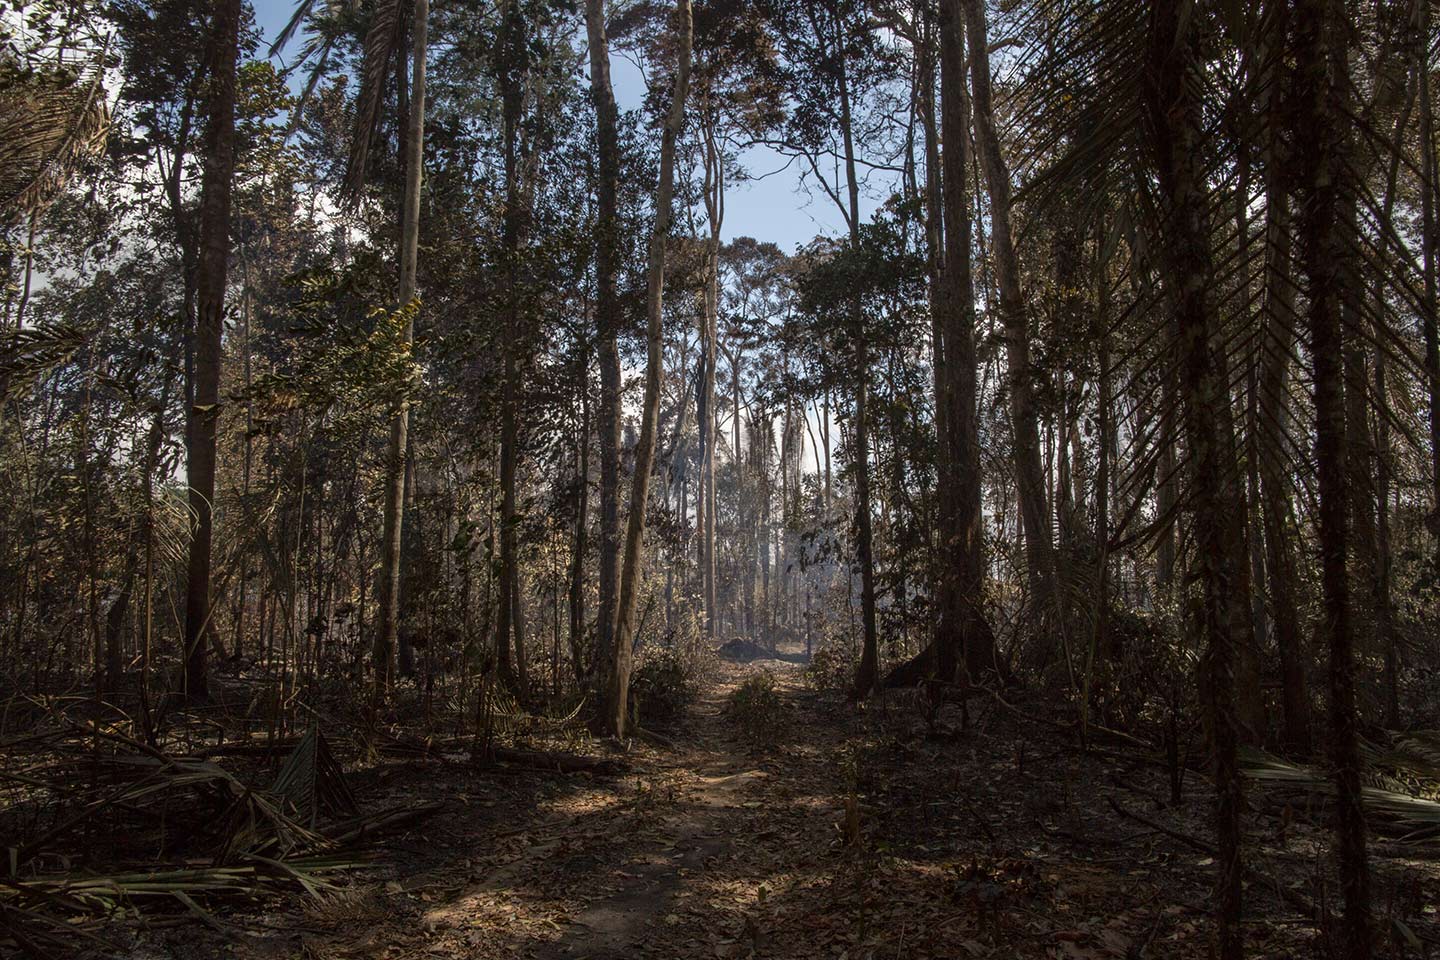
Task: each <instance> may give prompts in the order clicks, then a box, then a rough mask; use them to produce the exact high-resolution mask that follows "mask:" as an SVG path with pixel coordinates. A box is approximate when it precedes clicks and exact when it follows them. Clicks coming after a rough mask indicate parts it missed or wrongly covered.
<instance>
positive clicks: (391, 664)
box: [374, 0, 430, 702]
mask: <svg viewBox="0 0 1440 960" xmlns="http://www.w3.org/2000/svg"><path fill="white" fill-rule="evenodd" d="M429 21H430V2H429V0H415V9H414V13H413V15H412V26H411V29H412V30H413V33H414V36H413V47H412V51H411V64H410V69H411V81H410V115H409V117H408V118H407V119H408V120H409V129H408V130H407V131H406V134H405V196H404V203H403V204H402V205H401V211H400V217H401V220H400V287H399V292H398V296H397V297H396V299H397V300H398V301H399V305H400V308H401V309H412V311H413V305H414V304H415V292H416V283H415V273H416V267H417V263H418V260H419V244H420V186H421V179H422V177H423V175H424V157H425V57H426V46H427V41H428V39H429ZM414 337H415V324H414V315H413V312H412V313H411V315H410V316H409V317H407V319H406V321H405V331H404V342H405V345H406V347H407V348H408V347H409V345H410V344H411V342H412V341H413V340H414ZM409 433H410V401H409V400H408V399H404V398H402V399H401V400H400V401H399V402H398V403H397V404H396V405H395V410H394V414H393V417H392V419H391V421H390V447H389V450H388V451H387V455H386V462H385V521H384V530H383V532H382V534H381V541H380V551H381V554H380V556H381V559H380V583H379V585H378V589H377V590H376V603H377V605H378V606H379V608H380V609H379V617H380V621H379V624H378V625H377V628H376V631H375V650H374V660H375V699H376V702H379V701H380V700H383V699H384V698H385V697H386V696H387V695H388V694H389V691H390V688H391V687H392V686H393V685H394V682H395V667H396V664H395V656H396V646H397V643H396V641H397V639H398V636H399V632H400V557H401V554H402V550H401V545H402V541H403V534H404V526H405V453H406V450H407V449H408V443H409Z"/></svg>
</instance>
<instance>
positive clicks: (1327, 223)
mask: <svg viewBox="0 0 1440 960" xmlns="http://www.w3.org/2000/svg"><path fill="white" fill-rule="evenodd" d="M1294 22H1295V41H1296V42H1295V49H1296V54H1295V59H1296V68H1297V73H1298V84H1299V86H1298V89H1297V91H1296V94H1297V96H1296V104H1297V112H1296V116H1295V130H1294V135H1295V142H1296V144H1297V153H1298V157H1297V160H1298V163H1297V166H1298V168H1299V171H1300V177H1301V181H1300V182H1301V185H1302V188H1303V191H1304V196H1305V204H1304V206H1303V208H1302V217H1301V228H1300V231H1299V236H1300V237H1302V238H1303V243H1302V257H1303V262H1304V266H1305V273H1306V276H1307V279H1308V281H1309V291H1308V292H1309V300H1310V307H1309V311H1308V317H1307V320H1308V326H1309V335H1310V352H1311V359H1312V362H1313V364H1314V374H1315V420H1316V423H1315V462H1316V473H1317V481H1318V487H1319V499H1320V508H1319V534H1318V538H1319V542H1320V567H1321V591H1322V627H1321V635H1322V636H1324V637H1325V638H1326V640H1327V641H1328V645H1329V650H1330V665H1329V673H1330V691H1329V692H1330V722H1331V728H1332V729H1331V738H1332V745H1331V749H1332V763H1333V765H1334V772H1335V787H1336V813H1337V834H1338V845H1337V846H1338V852H1339V861H1340V887H1341V892H1342V893H1343V895H1344V900H1345V915H1344V919H1343V926H1342V929H1343V932H1344V948H1343V949H1344V956H1346V957H1348V958H1351V960H1362V958H1368V957H1369V956H1370V955H1371V916H1370V870H1369V864H1368V860H1367V853H1366V845H1365V814H1364V808H1363V806H1362V803H1361V795H1360V787H1361V783H1360V753H1359V747H1358V743H1357V734H1356V726H1357V718H1356V709H1355V663H1354V624H1353V623H1352V607H1351V597H1350V581H1349V571H1348V568H1347V567H1348V560H1349V556H1350V542H1349V541H1350V536H1351V530H1350V524H1349V517H1348V516H1347V513H1348V512H1349V507H1350V503H1349V501H1348V497H1347V492H1346V472H1347V471H1346V462H1347V461H1346V442H1347V439H1348V438H1347V424H1346V422H1345V420H1346V407H1345V386H1346V383H1345V370H1344V357H1345V330H1344V323H1343V312H1344V304H1343V301H1344V299H1345V297H1346V296H1352V295H1355V294H1354V292H1353V291H1350V290H1347V289H1345V283H1344V279H1345V278H1344V271H1345V269H1346V268H1345V266H1344V261H1345V259H1346V258H1347V257H1349V256H1351V251H1350V250H1349V249H1347V247H1346V244H1345V239H1346V237H1345V233H1344V232H1345V231H1346V229H1347V224H1346V223H1345V211H1344V208H1345V207H1346V206H1347V205H1349V204H1353V202H1354V201H1353V198H1350V197H1347V195H1346V191H1345V184H1346V182H1347V179H1348V177H1350V176H1351V174H1350V171H1349V168H1348V161H1347V157H1346V154H1347V152H1348V150H1349V142H1350V141H1349V133H1348V130H1349V125H1350V121H1349V120H1348V119H1347V117H1348V114H1349V106H1348V102H1347V101H1348V99H1349V67H1348V63H1347V51H1346V42H1345V31H1346V30H1347V29H1348V25H1347V14H1346V11H1345V9H1344V6H1343V4H1340V3H1338V2H1337V0H1296V3H1295V21H1294ZM1350 426H1351V427H1352V428H1353V429H1356V430H1358V429H1361V427H1362V425H1360V424H1353V425H1350Z"/></svg>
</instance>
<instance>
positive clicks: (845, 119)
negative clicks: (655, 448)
mask: <svg viewBox="0 0 1440 960" xmlns="http://www.w3.org/2000/svg"><path fill="white" fill-rule="evenodd" d="M848 79H849V78H848V76H847V74H846V68H845V66H844V61H843V59H842V60H841V66H840V74H839V80H840V84H839V85H840V135H841V139H842V141H843V143H844V148H845V187H846V193H847V199H848V201H849V211H848V212H849V216H848V217H847V219H848V221H849V225H850V246H851V248H852V249H853V250H854V251H855V252H856V253H857V254H858V253H859V251H860V179H859V175H858V174H857V172H856V169H855V139H854V129H853V124H852V122H851V115H850V87H849V82H848ZM862 310H863V307H862V304H861V303H860V299H859V297H858V296H857V297H855V298H853V299H852V300H851V303H850V325H851V336H852V337H854V338H855V437H854V439H855V447H854V451H855V452H854V454H853V456H852V460H853V461H854V465H855V505H854V507H855V541H856V542H855V553H856V559H857V560H858V561H859V563H860V616H861V623H862V624H863V626H864V631H865V635H864V646H863V647H862V649H861V655H860V666H859V668H858V669H857V670H856V673H855V695H856V696H857V697H865V696H868V695H869V694H870V691H871V690H873V689H875V687H876V686H877V685H878V683H879V682H880V636H879V629H878V627H877V624H876V618H875V548H874V535H873V533H872V531H871V521H870V396H869V395H870V343H869V336H868V334H867V333H866V331H865V317H864V314H863V312H862Z"/></svg>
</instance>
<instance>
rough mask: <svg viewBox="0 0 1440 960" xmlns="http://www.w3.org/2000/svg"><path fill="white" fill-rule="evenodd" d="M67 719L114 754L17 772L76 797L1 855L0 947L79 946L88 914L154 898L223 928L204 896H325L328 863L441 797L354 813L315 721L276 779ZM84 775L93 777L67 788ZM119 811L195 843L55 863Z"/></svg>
mask: <svg viewBox="0 0 1440 960" xmlns="http://www.w3.org/2000/svg"><path fill="white" fill-rule="evenodd" d="M69 727H70V728H69V729H68V730H67V731H63V732H58V733H57V734H56V737H57V743H66V742H71V743H79V742H88V743H90V744H92V745H94V744H98V743H100V742H102V741H103V742H104V743H106V744H107V745H113V746H114V748H115V749H116V752H114V753H106V754H99V753H96V752H94V750H93V749H92V750H90V751H89V752H88V753H85V754H81V755H73V756H67V757H65V759H63V760H61V761H60V762H59V763H58V764H53V765H51V766H50V767H48V770H49V771H50V773H51V774H52V778H51V779H49V780H41V779H38V778H36V777H22V778H21V779H22V780H23V781H24V782H25V783H26V784H27V785H29V786H33V787H38V788H40V789H43V790H46V791H48V792H50V793H51V794H53V795H55V796H57V797H62V798H63V799H64V801H65V802H66V803H67V804H73V806H70V812H68V813H67V815H65V816H63V817H61V818H59V821H58V822H57V823H56V824H55V825H54V826H52V827H50V829H48V830H46V831H44V832H43V833H41V834H39V835H38V836H36V837H34V838H33V839H31V840H30V841H29V842H28V843H26V844H24V845H22V846H16V847H11V848H10V850H9V851H8V857H7V858H6V861H7V862H6V863H4V864H3V865H0V953H3V952H5V951H6V949H7V948H9V947H13V948H15V949H18V950H19V951H21V952H23V953H25V954H28V955H31V956H37V957H48V956H68V955H72V954H73V953H74V947H75V944H76V938H77V937H92V935H91V934H89V933H88V932H87V931H86V929H85V926H86V924H91V923H95V922H98V921H105V922H113V921H114V920H115V919H117V918H121V917H126V916H138V915H141V914H148V913H150V912H151V910H152V909H153V906H154V905H156V904H160V905H164V904H167V903H168V904H173V905H178V906H180V907H182V908H183V910H184V912H185V913H187V914H189V915H190V916H191V917H194V918H197V919H199V920H201V921H202V922H204V923H207V924H209V925H211V926H217V927H218V926H219V925H220V923H219V921H218V920H217V919H216V918H215V917H213V916H212V915H211V914H210V913H209V912H208V910H207V907H206V905H207V904H210V903H214V902H218V901H223V900H233V899H236V898H241V899H244V898H253V897H257V896H264V895H269V894H274V893H280V892H283V891H285V890H297V889H298V890H300V891H303V892H304V893H305V894H306V895H308V896H310V897H313V898H323V897H326V896H328V895H330V894H331V893H332V892H333V891H334V889H335V885H334V882H333V880H332V878H331V875H332V874H334V873H337V872H339V871H345V870H351V869H355V868H357V867H360V866H363V865H364V864H365V863H366V862H367V859H368V858H367V857H366V855H365V854H364V852H363V849H359V852H357V849H358V848H363V845H364V844H366V843H368V842H370V841H371V838H372V837H373V836H374V835H375V834H377V833H379V832H381V831H384V830H388V829H393V828H395V827H397V826H400V825H403V824H407V823H411V822H414V821H415V820H418V819H420V818H422V817H425V816H428V815H430V814H432V813H435V812H436V811H438V810H440V809H441V805H439V804H425V805H413V806H409V807H400V808H390V809H386V810H381V811H378V812H375V813H371V814H365V815H360V814H358V813H357V808H356V804H355V800H354V797H353V795H352V794H351V792H350V789H349V786H348V784H347V783H346V782H345V776H344V772H343V770H342V768H341V766H340V764H339V762H338V761H337V760H336V758H335V757H334V755H333V754H332V753H331V751H330V748H329V745H328V743H327V741H326V739H325V737H324V736H323V735H322V734H321V733H320V731H319V729H318V726H312V727H311V728H310V729H309V730H308V731H307V732H306V733H305V734H304V735H303V736H302V737H300V738H299V739H298V740H295V741H293V742H291V743H287V744H285V746H286V747H289V755H288V757H287V759H286V760H285V762H284V764H283V765H282V766H281V769H280V771H279V774H278V776H277V777H276V778H275V780H274V782H273V784H272V785H271V786H270V787H269V788H268V789H260V788H256V787H254V786H253V785H252V784H250V783H247V782H246V781H244V780H242V779H240V777H238V776H236V774H235V773H233V772H231V771H230V770H227V769H226V768H225V767H224V766H222V765H221V764H219V763H217V762H215V761H214V760H212V759H208V758H206V757H197V756H173V755H170V754H167V753H165V752H164V751H162V750H160V749H157V748H155V747H151V746H148V745H147V744H144V743H140V742H138V741H135V740H132V739H130V738H129V737H126V736H125V735H123V734H121V733H118V732H116V731H115V730H113V729H110V728H107V727H104V726H100V725H94V724H89V725H79V724H70V725H69ZM12 745H13V742H12ZM56 774H58V775H56ZM76 783H86V784H88V786H86V787H81V788H76V787H74V786H66V785H67V784H70V785H73V784H76ZM117 814H118V815H121V816H125V815H138V816H141V817H142V818H145V819H149V820H157V821H163V822H165V823H167V824H168V825H169V826H168V827H167V831H166V832H167V835H168V836H169V837H173V838H174V839H175V841H177V842H178V843H180V844H182V845H183V848H184V849H185V850H188V851H189V852H188V853H186V852H178V853H177V852H170V851H169V850H168V849H162V852H161V855H160V856H161V862H158V863H155V864H154V865H153V866H150V867H148V868H146V869H135V868H134V867H133V866H129V865H128V864H127V866H126V868H125V869H119V870H115V872H110V873H105V872H101V871H98V870H92V871H86V872H79V871H68V872H58V871H56V869H55V867H54V864H56V863H60V864H64V863H66V862H67V860H68V855H67V853H66V850H67V848H66V847H65V846H63V844H64V843H65V841H66V839H67V838H70V837H74V836H76V835H78V834H79V833H80V832H81V831H83V830H86V829H88V828H93V827H95V825H96V824H98V823H99V822H100V819H101V818H102V816H103V817H113V816H115V815H117ZM322 818H323V820H325V821H328V822H321V821H322ZM166 847H167V845H166V844H164V843H162V848H166ZM346 847H348V848H350V849H349V850H348V851H347V850H342V848H346ZM197 852H198V853H200V854H201V855H200V856H199V857H196V856H195V853H197ZM116 862H120V863H125V862H126V861H124V860H119V859H118V858H116ZM132 862H133V861H132ZM92 938H93V937H92Z"/></svg>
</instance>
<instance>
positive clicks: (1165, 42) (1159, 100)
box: [1141, 0, 1250, 960]
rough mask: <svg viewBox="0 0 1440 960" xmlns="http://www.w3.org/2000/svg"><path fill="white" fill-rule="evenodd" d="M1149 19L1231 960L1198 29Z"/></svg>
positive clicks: (1225, 433) (1222, 426) (1236, 864)
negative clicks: (1188, 459)
mask: <svg viewBox="0 0 1440 960" xmlns="http://www.w3.org/2000/svg"><path fill="white" fill-rule="evenodd" d="M1149 16H1150V22H1149V37H1148V60H1147V63H1146V72H1145V79H1144V81H1143V84H1142V87H1141V107H1142V110H1143V116H1144V119H1145V123H1146V134H1147V137H1148V139H1149V141H1150V147H1151V151H1152V154H1153V163H1154V165H1155V172H1156V175H1157V178H1158V180H1159V184H1160V193H1161V197H1162V199H1163V202H1164V207H1163V210H1162V214H1161V215H1162V217H1163V221H1162V222H1163V227H1162V232H1161V242H1162V244H1163V247H1164V250H1163V255H1164V257H1165V260H1166V263H1165V266H1166V275H1165V278H1166V282H1167V284H1168V286H1169V288H1170V301H1171V303H1172V305H1173V310H1174V316H1175V335H1176V338H1177V339H1176V348H1177V349H1176V354H1177V361H1178V365H1179V379H1180V392H1181V398H1182V402H1183V406H1184V424H1185V440H1186V447H1187V449H1188V452H1189V458H1190V501H1191V503H1190V506H1191V517H1192V529H1193V534H1194V539H1195V561H1194V562H1195V567H1196V572H1197V574H1198V578H1199V581H1200V589H1201V599H1200V603H1199V610H1198V618H1199V626H1200V628H1201V633H1202V636H1203V637H1204V638H1205V642H1206V650H1205V656H1204V664H1203V666H1202V671H1203V677H1202V683H1203V684H1205V686H1206V688H1207V690H1208V700H1209V713H1210V719H1211V723H1210V727H1211V736H1212V740H1213V750H1214V767H1215V787H1216V791H1217V798H1216V801H1217V802H1216V833H1217V835H1218V837H1219V848H1220V858H1219V860H1220V863H1219V867H1220V883H1219V890H1218V894H1217V901H1216V911H1217V920H1218V929H1219V951H1218V952H1219V956H1220V957H1221V960H1238V958H1239V957H1240V956H1241V955H1242V954H1243V952H1244V939H1243V929H1242V927H1241V925H1240V919H1241V900H1242V895H1241V880H1242V872H1243V867H1242V862H1241V849H1240V841H1241V822H1240V815H1241V809H1242V799H1241V780H1240V772H1239V769H1238V767H1237V750H1236V747H1237V741H1238V740H1239V732H1240V723H1239V719H1238V717H1237V715H1236V708H1235V663H1236V654H1237V650H1238V648H1239V646H1240V645H1241V644H1242V643H1244V642H1246V638H1247V634H1248V633H1249V627H1248V622H1247V615H1248V606H1247V604H1248V597H1249V588H1250V584H1249V577H1248V573H1249V564H1248V558H1247V555H1246V551H1245V531H1244V519H1245V510H1244V506H1243V503H1244V500H1243V495H1242V494H1241V491H1240V489H1239V478H1238V475H1237V470H1236V463H1237V459H1236V446H1235V430H1234V422H1233V415H1232V412H1231V407H1230V393H1229V383H1230V380H1229V376H1228V374H1227V372H1226V364H1225V356H1224V353H1223V352H1222V350H1221V349H1220V345H1219V342H1218V341H1219V337H1218V330H1219V324H1218V318H1217V315H1216V310H1215V304H1214V299H1213V291H1212V283H1213V279H1214V275H1215V274H1214V264H1213V261H1212V255H1211V250H1210V239H1211V234H1210V223H1209V205H1210V201H1209V198H1208V196H1207V188H1206V183H1205V179H1204V177H1203V176H1202V172H1201V164H1200V140H1201V118H1200V103H1199V102H1198V100H1197V98H1196V96H1195V93H1194V90H1195V87H1196V84H1197V71H1198V69H1199V64H1200V37H1199V30H1198V27H1197V24H1196V23H1195V18H1194V17H1193V16H1191V11H1190V10H1189V5H1188V4H1187V3H1185V2H1183V0H1160V2H1157V3H1156V4H1154V5H1153V6H1152V7H1151V10H1150V12H1149Z"/></svg>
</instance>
